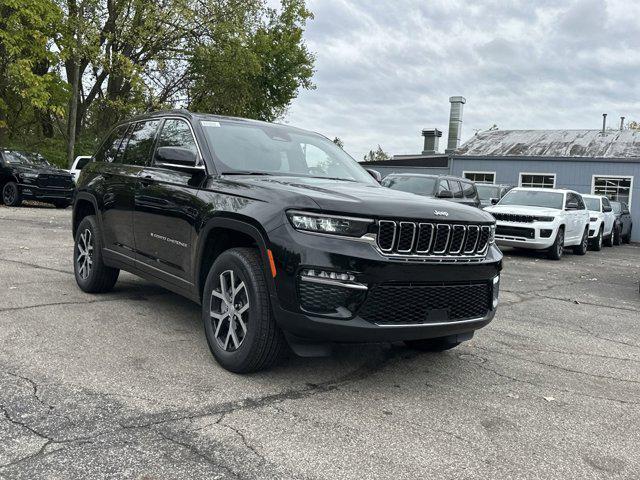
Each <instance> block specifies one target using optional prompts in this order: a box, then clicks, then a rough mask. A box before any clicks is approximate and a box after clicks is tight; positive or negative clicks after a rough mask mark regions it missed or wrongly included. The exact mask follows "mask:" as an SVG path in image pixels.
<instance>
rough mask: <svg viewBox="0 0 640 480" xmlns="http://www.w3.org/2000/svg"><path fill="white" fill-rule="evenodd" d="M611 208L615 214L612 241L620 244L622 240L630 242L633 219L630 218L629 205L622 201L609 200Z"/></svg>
mask: <svg viewBox="0 0 640 480" xmlns="http://www.w3.org/2000/svg"><path fill="white" fill-rule="evenodd" d="M611 208H612V209H613V213H614V214H615V216H616V225H615V228H614V232H613V237H614V238H613V242H614V243H615V244H616V245H620V244H621V243H622V242H624V243H630V242H631V231H632V230H633V221H632V220H631V212H630V211H629V206H628V205H627V204H626V203H624V202H615V201H611Z"/></svg>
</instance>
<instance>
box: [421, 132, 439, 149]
mask: <svg viewBox="0 0 640 480" xmlns="http://www.w3.org/2000/svg"><path fill="white" fill-rule="evenodd" d="M422 136H423V137H424V150H422V154H423V155H435V154H436V153H438V142H439V139H440V137H441V136H442V132H441V131H440V130H438V129H437V128H425V129H423V130H422Z"/></svg>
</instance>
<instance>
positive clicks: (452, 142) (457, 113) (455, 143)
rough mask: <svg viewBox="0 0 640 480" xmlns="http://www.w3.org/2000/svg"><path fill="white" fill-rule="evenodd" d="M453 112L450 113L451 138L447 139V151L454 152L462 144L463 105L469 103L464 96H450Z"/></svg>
mask: <svg viewBox="0 0 640 480" xmlns="http://www.w3.org/2000/svg"><path fill="white" fill-rule="evenodd" d="M449 102H450V103H451V113H450V115H449V139H448V141H447V150H446V152H447V153H451V152H453V151H454V150H455V149H456V148H458V147H459V146H460V135H461V133H462V106H463V105H464V104H465V103H467V101H466V100H465V98H464V97H450V98H449Z"/></svg>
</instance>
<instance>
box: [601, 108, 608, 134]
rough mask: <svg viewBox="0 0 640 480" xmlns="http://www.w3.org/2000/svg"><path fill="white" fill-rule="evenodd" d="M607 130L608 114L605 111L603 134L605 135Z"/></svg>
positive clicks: (603, 115)
mask: <svg viewBox="0 0 640 480" xmlns="http://www.w3.org/2000/svg"><path fill="white" fill-rule="evenodd" d="M606 130H607V114H606V113H603V114H602V134H603V135H604V133H605V131H606Z"/></svg>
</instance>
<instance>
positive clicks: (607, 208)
mask: <svg viewBox="0 0 640 480" xmlns="http://www.w3.org/2000/svg"><path fill="white" fill-rule="evenodd" d="M602 211H603V212H604V213H608V212H612V211H613V208H611V207H605V206H603V207H602Z"/></svg>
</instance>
